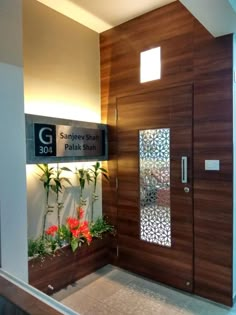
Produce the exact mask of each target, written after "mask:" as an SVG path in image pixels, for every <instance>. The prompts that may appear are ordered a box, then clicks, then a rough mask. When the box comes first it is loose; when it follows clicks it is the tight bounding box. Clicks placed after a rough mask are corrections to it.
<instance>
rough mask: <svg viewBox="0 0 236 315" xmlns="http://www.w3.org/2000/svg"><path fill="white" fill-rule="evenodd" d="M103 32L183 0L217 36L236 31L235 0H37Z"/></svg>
mask: <svg viewBox="0 0 236 315" xmlns="http://www.w3.org/2000/svg"><path fill="white" fill-rule="evenodd" d="M37 1H39V2H41V3H43V4H45V5H47V6H48V7H50V8H52V9H54V10H56V11H58V12H60V13H62V14H64V15H66V16H68V17H70V18H71V19H73V20H75V21H77V22H79V23H81V24H83V25H85V26H87V27H89V28H90V29H92V30H94V31H96V32H98V33H101V32H103V31H105V30H108V29H110V28H112V27H114V26H116V25H119V24H122V23H124V22H126V21H128V20H131V19H133V18H135V17H137V16H139V15H142V14H144V13H146V12H149V11H151V10H154V9H157V8H160V7H162V6H164V5H167V4H169V3H171V2H174V1H180V2H181V3H182V4H183V5H184V6H185V7H186V8H187V9H188V10H189V11H190V12H191V13H192V14H193V15H194V16H195V17H196V18H197V19H198V20H199V21H200V22H201V23H202V24H203V25H204V26H205V27H206V29H207V30H208V31H209V32H210V33H211V34H212V35H213V36H215V37H218V36H222V35H225V34H230V33H234V32H235V33H236V12H235V11H234V9H235V10H236V0H139V1H137V0H60V1H55V0H37Z"/></svg>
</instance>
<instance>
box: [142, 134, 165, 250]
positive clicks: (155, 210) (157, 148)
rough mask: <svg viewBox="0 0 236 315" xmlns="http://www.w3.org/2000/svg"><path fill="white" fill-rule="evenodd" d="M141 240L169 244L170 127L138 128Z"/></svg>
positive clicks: (163, 244)
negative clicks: (139, 129)
mask: <svg viewBox="0 0 236 315" xmlns="http://www.w3.org/2000/svg"><path fill="white" fill-rule="evenodd" d="M139 165H140V172H139V173H140V224H141V233H140V234H141V236H140V237H141V240H144V241H147V242H150V243H155V244H158V245H162V246H167V247H171V209H170V129H169V128H165V129H150V130H141V131H139Z"/></svg>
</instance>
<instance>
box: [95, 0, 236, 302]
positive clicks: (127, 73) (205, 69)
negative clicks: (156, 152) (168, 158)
mask: <svg viewBox="0 0 236 315" xmlns="http://www.w3.org/2000/svg"><path fill="white" fill-rule="evenodd" d="M232 43H233V40H232V36H231V35H228V36H224V37H221V38H213V37H212V36H211V35H210V34H209V33H208V32H207V31H206V30H205V29H204V28H203V27H202V26H201V25H200V24H199V22H198V21H197V20H196V19H195V18H194V17H193V16H192V15H191V14H190V13H189V12H188V11H187V10H186V8H185V7H183V6H182V5H181V4H180V3H179V2H178V1H176V2H174V3H172V4H170V5H167V6H165V7H163V8H160V9H158V10H155V11H153V12H150V13H147V14H145V15H143V16H141V17H138V18H136V19H134V20H132V21H129V22H127V23H124V24H122V25H120V26H118V27H115V28H113V29H111V30H109V31H107V32H104V33H102V34H101V35H100V47H101V94H102V97H101V101H102V119H103V122H105V123H108V125H109V128H110V131H111V132H110V135H109V145H110V158H109V161H108V169H109V171H110V176H111V182H110V183H109V184H107V183H104V184H105V186H104V191H103V209H104V212H105V213H106V214H107V215H108V216H109V217H111V218H112V222H113V223H114V224H116V223H117V205H116V202H117V200H118V198H117V194H116V188H115V183H116V181H115V177H116V176H117V130H116V119H115V108H116V102H117V99H119V98H121V97H126V96H129V95H136V94H141V93H148V92H151V91H156V90H160V89H165V88H170V87H174V86H180V85H185V84H191V83H192V84H193V104H194V105H193V117H192V120H193V128H194V129H193V130H194V133H193V134H194V138H193V148H194V151H193V152H194V154H193V160H194V164H193V188H194V190H193V202H194V288H193V289H194V292H195V293H196V294H199V295H201V296H204V297H206V298H209V299H212V300H215V301H217V302H220V303H224V304H227V305H231V304H232V237H233V232H232V223H233V221H232V217H233V206H232V202H233V197H232V189H233V184H232V174H233V166H232V85H233V84H232V67H233V65H232V51H233V47H232ZM156 46H160V47H161V59H162V75H161V80H157V81H152V82H148V83H145V84H140V83H139V55H140V52H141V51H144V50H147V49H149V48H153V47H156ZM127 115H129V123H128V124H127V125H126V126H123V127H124V133H125V132H126V130H129V132H131V130H130V127H129V126H130V124H132V121H133V120H134V116H135V115H140V112H132V111H131V112H129V113H127ZM205 159H219V160H220V165H221V169H220V172H206V171H205V170H204V161H205ZM129 161H130V158H129V155H128V153H127V156H124V158H123V160H122V161H121V162H122V163H123V165H129V163H130V162H129ZM125 176H126V179H127V183H126V184H124V185H126V187H127V185H128V184H129V180H131V178H134V176H135V174H134V173H133V172H132V165H131V167H128V168H127V172H126V174H125ZM132 193H133V194H134V193H137V191H136V192H135V191H133V192H130V193H128V192H127V193H126V194H124V196H119V203H120V204H121V205H123V204H124V205H125V204H126V203H130V204H129V207H130V214H126V215H127V221H126V222H125V221H124V222H123V224H124V227H123V228H124V229H126V228H127V227H126V226H125V225H129V220H131V222H132V220H137V218H133V219H132V214H133V213H134V208H133V204H132ZM124 212H125V209H124ZM124 215H125V214H124ZM132 233H133V234H134V235H135V233H136V231H135V230H132ZM118 239H119V240H120V241H121V242H123V243H125V242H128V240H127V237H126V236H124V235H119V233H118ZM133 246H134V247H133V249H132V250H131V251H130V252H129V251H125V249H124V250H123V253H122V252H121V253H120V255H121V254H122V255H123V257H126V263H125V258H124V259H123V262H124V264H123V266H124V267H126V266H127V268H128V265H130V260H131V261H132V259H133V258H134V257H135V256H136V255H137V249H136V248H135V243H134V244H133ZM113 253H114V255H115V250H113ZM129 253H130V254H129ZM153 259H154V261H155V262H158V259H157V258H153ZM133 261H134V260H133ZM149 261H150V264H149V267H150V268H151V264H152V262H151V259H149ZM134 269H135V267H133V271H137V272H138V270H134ZM140 273H142V272H140Z"/></svg>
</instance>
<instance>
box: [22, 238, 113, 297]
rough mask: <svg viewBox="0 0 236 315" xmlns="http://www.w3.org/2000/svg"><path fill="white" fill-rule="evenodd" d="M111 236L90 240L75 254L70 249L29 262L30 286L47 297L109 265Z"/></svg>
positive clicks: (66, 247)
mask: <svg viewBox="0 0 236 315" xmlns="http://www.w3.org/2000/svg"><path fill="white" fill-rule="evenodd" d="M109 247H110V236H109V235H106V236H104V237H103V239H93V241H92V243H91V244H90V245H89V246H88V245H82V246H81V247H80V248H79V249H78V250H77V251H76V252H75V253H73V252H72V250H71V248H70V246H69V245H68V246H65V247H63V248H62V249H59V250H57V251H56V253H55V255H54V256H46V257H43V258H40V257H38V258H33V259H31V260H29V263H28V265H29V283H30V284H31V285H32V286H34V287H36V288H37V289H39V290H41V291H43V292H44V293H46V294H49V295H50V294H53V293H54V292H56V291H58V290H60V289H62V288H64V287H66V286H67V285H68V284H71V283H73V282H75V281H76V280H79V279H81V278H83V277H84V276H86V275H88V274H90V273H92V272H94V271H96V270H97V269H99V268H101V267H103V266H105V265H107V264H109V263H110V253H109Z"/></svg>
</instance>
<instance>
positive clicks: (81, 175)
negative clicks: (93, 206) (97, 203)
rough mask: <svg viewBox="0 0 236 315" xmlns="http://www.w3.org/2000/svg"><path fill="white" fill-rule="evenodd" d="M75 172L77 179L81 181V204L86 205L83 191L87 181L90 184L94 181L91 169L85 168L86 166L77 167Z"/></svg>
mask: <svg viewBox="0 0 236 315" xmlns="http://www.w3.org/2000/svg"><path fill="white" fill-rule="evenodd" d="M75 174H76V176H77V179H78V181H79V186H80V201H79V205H80V206H83V205H86V201H85V200H84V198H83V192H84V188H85V184H86V183H87V184H88V185H89V184H90V182H91V181H92V178H91V175H90V171H89V169H85V168H79V169H78V168H76V169H75Z"/></svg>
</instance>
